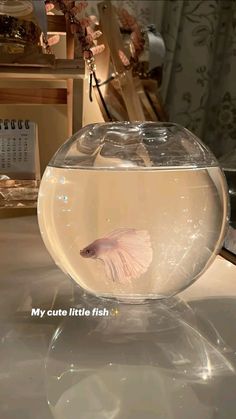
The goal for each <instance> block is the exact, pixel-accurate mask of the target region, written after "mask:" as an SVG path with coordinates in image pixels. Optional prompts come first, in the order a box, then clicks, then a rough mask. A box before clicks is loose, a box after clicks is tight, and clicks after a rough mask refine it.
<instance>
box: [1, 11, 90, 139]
mask: <svg viewBox="0 0 236 419" xmlns="http://www.w3.org/2000/svg"><path fill="white" fill-rule="evenodd" d="M48 32H49V33H53V32H56V33H60V34H65V35H66V59H56V58H55V56H54V55H52V54H42V53H41V52H38V53H37V51H36V52H35V51H34V52H32V51H31V50H30V49H29V51H28V52H27V51H26V53H25V54H4V55H1V57H0V80H1V79H2V80H43V81H44V82H45V83H46V82H47V81H62V80H64V81H66V86H67V87H66V88H59V87H50V88H49V87H44V88H41V87H40V88H38V87H36V88H35V89H32V88H24V89H21V88H15V87H13V88H11V87H8V88H0V104H40V105H41V104H66V105H67V121H68V128H67V131H68V136H71V135H72V133H73V132H75V131H78V130H79V129H80V128H81V126H82V114H83V111H82V109H83V81H82V80H83V79H84V73H85V64H84V60H83V59H81V60H78V59H74V51H75V40H74V35H73V34H72V33H71V31H70V25H69V22H67V21H66V18H65V17H64V16H60V15H58V16H57V15H49V16H48ZM75 96H76V97H75Z"/></svg>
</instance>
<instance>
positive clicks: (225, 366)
mask: <svg viewBox="0 0 236 419" xmlns="http://www.w3.org/2000/svg"><path fill="white" fill-rule="evenodd" d="M201 303H202V301H201ZM194 304H195V305H194ZM194 304H192V307H190V305H187V304H186V303H184V302H183V301H181V300H180V299H176V298H175V299H169V300H166V301H163V302H160V301H159V302H156V301H153V302H148V303H146V304H143V305H134V304H132V305H131V304H130V305H129V304H119V305H117V306H116V307H114V303H112V302H107V301H106V302H104V301H98V300H97V299H92V300H91V299H86V300H82V301H81V307H82V306H83V307H84V306H87V307H93V306H95V307H98V308H101V309H102V308H104V307H106V308H108V309H109V310H110V312H111V310H112V309H114V310H113V312H112V313H114V312H115V309H116V314H115V315H109V316H108V317H103V318H98V317H93V318H92V317H90V318H86V319H85V318H66V320H65V321H63V322H62V323H61V325H60V326H59V327H58V328H57V330H56V332H55V334H54V336H53V339H52V342H51V345H50V348H49V352H48V356H47V360H46V384H47V396H48V403H49V406H50V408H51V411H52V414H53V416H54V417H55V418H56V419H64V418H65V419H75V418H76V419H80V418H81V419H95V418H96V419H154V418H161V419H162V418H163V419H183V418H190V417H191V419H199V418H201V419H208V418H209V419H210V418H211V419H213V418H214V419H215V418H217V419H218V418H223V416H222V413H220V416H218V414H219V409H221V406H220V405H219V403H218V400H219V397H218V396H217V397H218V400H217V398H215V397H214V395H215V394H217V392H216V390H217V389H218V388H219V386H220V385H221V383H222V382H224V383H228V382H229V383H230V386H231V389H232V388H234V389H235V385H236V377H235V365H236V362H235V359H234V352H233V349H232V347H231V345H228V344H227V342H225V340H224V336H223V334H222V333H220V332H219V331H218V329H217V325H215V324H214V321H212V320H211V319H210V318H208V316H206V315H205V314H206V313H205V312H204V310H203V309H202V305H201V307H200V308H199V307H198V306H197V304H196V302H195V303H194ZM206 304H207V303H206ZM207 306H208V304H207ZM215 318H216V316H215V315H214V319H215ZM231 321H232V319H231ZM207 394H208V396H209V397H207ZM235 408H236V401H235V402H234V413H235ZM231 418H232V419H233V418H235V415H234V416H230V415H228V416H227V419H231Z"/></svg>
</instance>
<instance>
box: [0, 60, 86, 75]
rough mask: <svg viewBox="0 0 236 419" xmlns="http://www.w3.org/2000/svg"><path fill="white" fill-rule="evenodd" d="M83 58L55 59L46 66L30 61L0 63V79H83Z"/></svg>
mask: <svg viewBox="0 0 236 419" xmlns="http://www.w3.org/2000/svg"><path fill="white" fill-rule="evenodd" d="M84 71H85V65H84V60H79V59H77V60H68V59H55V60H54V62H53V63H52V64H48V65H47V66H45V65H41V64H35V63H32V62H30V61H29V62H27V63H19V62H13V63H11V64H3V63H0V78H1V79H31V80H32V79H34V80H67V79H83V78H84Z"/></svg>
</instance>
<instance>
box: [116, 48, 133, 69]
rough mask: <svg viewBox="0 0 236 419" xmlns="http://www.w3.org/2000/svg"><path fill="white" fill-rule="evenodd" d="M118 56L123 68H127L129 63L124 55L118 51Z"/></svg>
mask: <svg viewBox="0 0 236 419" xmlns="http://www.w3.org/2000/svg"><path fill="white" fill-rule="evenodd" d="M118 54H119V57H120V60H121V62H122V64H124V66H125V67H127V66H129V65H130V61H129V59H128V57H127V56H126V55H125V53H124V52H123V51H121V50H120V49H119V51H118Z"/></svg>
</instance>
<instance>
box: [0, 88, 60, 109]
mask: <svg viewBox="0 0 236 419" xmlns="http://www.w3.org/2000/svg"><path fill="white" fill-rule="evenodd" d="M66 103H67V89H63V88H33V89H32V88H22V89H15V88H14V89H11V88H9V89H8V88H0V104H1V105H2V104H4V105H9V104H11V105H12V104H17V105H20V104H33V105H64V104H66Z"/></svg>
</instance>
